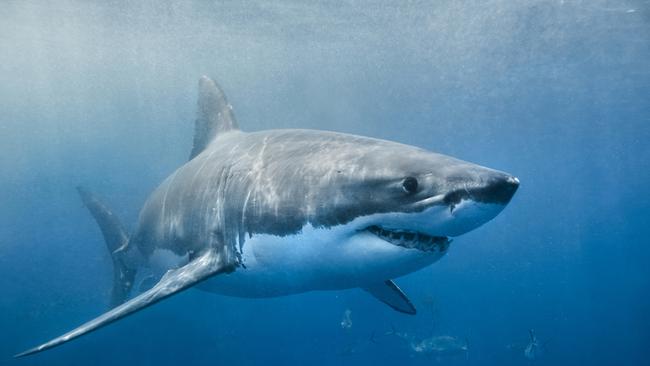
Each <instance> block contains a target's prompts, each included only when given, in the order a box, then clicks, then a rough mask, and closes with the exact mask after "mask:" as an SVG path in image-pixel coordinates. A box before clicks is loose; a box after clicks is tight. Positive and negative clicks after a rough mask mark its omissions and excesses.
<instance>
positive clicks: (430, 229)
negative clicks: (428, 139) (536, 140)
mask: <svg viewBox="0 0 650 366" xmlns="http://www.w3.org/2000/svg"><path fill="white" fill-rule="evenodd" d="M339 143H340V142H339ZM348 143H349V144H350V145H352V146H343V145H344V144H341V146H339V147H338V149H339V150H340V151H341V153H340V154H337V153H332V152H331V151H330V152H329V153H328V155H327V156H328V158H327V159H325V157H323V159H319V160H317V161H318V166H319V169H320V171H321V172H322V171H325V172H326V173H325V174H323V175H322V176H320V177H319V182H320V184H319V186H320V190H319V192H318V194H317V195H315V196H318V197H320V199H321V206H320V207H321V208H322V210H321V211H322V212H326V213H328V214H327V215H325V216H324V217H327V218H329V219H330V220H332V221H335V222H338V223H344V224H345V226H346V227H347V228H348V230H349V234H350V235H352V236H354V235H363V236H364V237H365V238H366V239H367V234H371V235H373V236H374V237H376V239H377V240H381V241H383V242H386V243H389V244H391V245H395V246H400V247H405V248H409V249H417V250H420V251H425V252H426V251H444V250H445V249H446V247H447V245H448V243H449V240H450V237H455V236H459V235H462V234H464V233H467V232H469V231H471V230H474V229H476V228H477V227H479V226H481V225H483V224H484V223H486V222H488V221H490V220H491V219H493V218H494V217H495V216H497V214H498V213H499V212H501V211H502V210H503V209H504V208H505V206H506V205H507V204H508V203H509V202H510V200H511V198H512V197H513V195H514V194H515V192H516V191H517V188H518V187H519V180H518V179H517V178H516V177H514V176H512V175H510V174H507V173H504V172H501V171H497V170H493V169H489V168H485V167H482V166H479V165H476V164H472V163H468V162H465V161H461V160H458V159H454V158H451V157H449V156H445V155H441V154H437V153H433V152H429V151H426V150H423V149H420V148H417V147H413V146H408V145H403V144H398V143H394V142H389V141H381V140H373V139H367V140H366V139H360V140H358V141H350V142H348ZM326 150H329V149H326ZM351 152H354V154H352V153H351ZM334 182H335V183H334ZM323 196H326V197H327V198H328V199H327V202H328V203H327V204H326V205H323V203H322V202H323V201H322V198H323Z"/></svg>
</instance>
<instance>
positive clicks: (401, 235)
mask: <svg viewBox="0 0 650 366" xmlns="http://www.w3.org/2000/svg"><path fill="white" fill-rule="evenodd" d="M366 230H367V231H368V232H370V233H372V234H373V235H375V236H377V237H378V238H380V239H382V240H384V241H387V242H389V243H391V244H393V245H396V246H399V247H403V248H407V249H417V250H421V251H423V252H445V251H447V249H448V248H449V243H451V239H449V238H448V237H446V236H430V235H427V234H422V233H418V232H414V231H408V230H388V229H383V228H381V227H379V226H376V225H373V226H370V227H368V228H367V229H366Z"/></svg>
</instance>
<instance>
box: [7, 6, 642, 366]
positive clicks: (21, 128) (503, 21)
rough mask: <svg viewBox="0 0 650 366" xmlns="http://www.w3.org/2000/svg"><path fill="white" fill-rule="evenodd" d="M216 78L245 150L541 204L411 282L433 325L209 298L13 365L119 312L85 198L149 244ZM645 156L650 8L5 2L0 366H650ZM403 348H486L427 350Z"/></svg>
mask: <svg viewBox="0 0 650 366" xmlns="http://www.w3.org/2000/svg"><path fill="white" fill-rule="evenodd" d="M203 74H206V75H209V76H211V77H213V78H215V80H217V81H218V82H219V83H220V84H221V85H222V86H223V87H224V89H225V91H226V93H227V95H228V97H229V100H230V102H231V103H232V104H233V106H234V109H235V114H236V116H237V119H238V121H239V123H240V126H241V128H242V129H243V130H244V131H257V130H263V129H273V128H313V129H325V130H334V131H340V132H347V133H353V134H360V135H366V136H372V137H377V138H384V139H389V140H394V141H398V142H402V143H407V144H412V145H416V146H420V147H423V148H426V149H429V150H434V151H437V152H441V153H444V154H448V155H452V156H455V157H458V158H461V159H464V160H468V161H471V162H475V163H478V164H481V165H486V166H489V167H492V168H496V169H500V170H504V171H508V172H510V173H512V174H514V175H516V176H518V177H519V179H520V180H521V187H520V189H519V191H518V192H517V194H516V195H515V197H514V199H513V200H512V202H511V203H510V205H509V206H508V207H507V208H506V209H505V211H504V212H503V213H501V214H500V215H499V216H498V217H497V218H495V219H494V220H493V221H491V222H490V223H488V224H486V225H484V226H482V227H481V228H479V229H477V230H475V231H473V232H470V233H468V234H466V235H463V236H461V237H458V238H456V239H455V241H454V243H453V244H452V245H451V248H450V250H449V253H448V254H447V255H446V256H445V257H444V258H443V259H442V260H441V261H439V262H437V263H435V264H434V265H432V266H430V267H428V268H426V269H424V270H421V271H419V272H417V273H414V274H411V275H409V276H406V277H403V278H399V279H397V280H396V282H397V283H398V284H399V286H400V287H401V288H402V289H403V290H404V291H405V292H406V293H407V294H408V295H409V297H410V299H411V300H412V301H413V303H414V304H415V306H416V307H417V308H418V314H417V315H416V316H408V315H404V314H400V313H397V312H394V311H392V310H391V309H390V308H388V307H387V306H385V305H384V304H382V303H380V302H378V301H376V300H375V299H374V298H372V297H371V296H369V295H368V294H367V293H365V292H364V291H361V290H348V291H340V292H313V293H307V294H301V295H295V296H290V297H283V298H274V299H237V298H230V297H223V296H218V295H214V294H209V293H205V292H201V291H198V290H189V291H186V292H184V293H182V294H180V295H178V296H174V297H172V298H169V299H167V300H165V301H163V302H161V303H159V304H157V305H155V306H153V307H151V308H148V309H147V310H145V311H142V312H140V313H137V314H135V315H133V316H130V317H128V318H126V319H124V320H122V321H120V322H117V323H115V324H112V325H110V326H108V327H106V328H103V329H101V330H99V331H97V332H95V333H92V334H91V335H88V336H85V337H82V338H80V339H79V340H76V341H74V342H71V343H69V344H66V345H64V346H62V347H60V348H57V349H54V350H51V351H48V352H44V353H42V354H38V355H35V356H32V357H28V358H24V359H12V355H13V354H15V353H17V352H20V351H23V350H25V349H27V348H30V347H32V346H34V345H37V344H40V343H42V342H44V341H46V340H49V339H51V338H53V337H55V336H58V335H60V334H62V333H64V332H66V331H68V330H70V329H72V328H74V327H76V326H77V325H80V324H81V323H83V322H85V321H87V320H89V319H91V318H94V317H95V316H97V315H99V314H101V313H103V312H104V311H106V309H107V304H108V299H109V291H110V287H111V281H112V269H111V268H112V267H111V259H110V256H109V254H108V252H107V250H106V247H105V245H104V241H103V238H102V236H101V233H100V231H99V229H98V227H97V226H96V224H95V222H94V221H93V220H92V218H91V216H90V215H89V213H88V212H87V211H86V209H85V208H83V207H82V205H81V201H80V199H79V197H78V196H77V192H76V190H75V187H76V186H78V185H84V186H87V187H89V188H90V189H91V190H93V191H94V192H96V193H98V194H99V195H100V196H101V197H103V198H104V199H105V200H106V201H107V202H109V203H110V205H111V206H112V208H113V209H114V211H115V212H117V213H118V214H119V215H120V216H121V218H122V220H123V222H125V223H126V224H128V225H130V226H131V227H132V225H134V224H135V222H136V218H137V215H138V210H139V209H140V207H141V206H142V204H143V203H144V201H145V199H146V197H147V195H148V194H149V193H150V192H151V191H152V190H153V189H154V188H155V187H156V186H157V184H159V183H160V182H161V181H162V180H163V179H164V178H165V177H166V176H167V175H168V174H170V173H171V172H172V171H173V170H174V169H176V168H177V167H178V166H180V165H181V164H183V163H184V162H185V161H186V159H187V157H188V154H189V151H190V148H191V143H192V135H193V130H194V126H193V121H194V119H195V112H196V98H197V81H198V78H199V76H201V75H203ZM649 142H650V2H649V1H626V0H623V1H601V0H594V1H570V0H566V1H560V0H558V1H534V0H531V1H505V0H504V1H326V2H319V3H317V2H301V1H274V2H263V1H259V2H257V1H213V2H209V1H174V2H157V1H140V2H127V1H59V2H46V1H2V2H0V290H1V293H0V294H1V295H0V365H88V364H92V365H95V366H100V365H136V364H137V365H176V364H178V365H226V364H237V365H257V364H271V365H287V364H299V365H301V364H310V365H332V364H343V365H364V364H386V365H391V364H400V365H402V364H404V365H405V364H408V365H425V364H427V365H428V364H436V363H439V364H450V365H527V364H540V365H578V364H589V365H614V364H625V365H646V364H648V362H650V361H648V360H649V358H650V342H649V341H650V268H649V267H650V245H649V244H650V242H649V239H648V237H650V194H649V193H648V192H649V190H648V187H649V185H650V164H649V163H648V162H649V161H650V147H649ZM346 310H349V314H350V320H351V324H350V325H351V326H350V327H349V328H346V327H344V326H342V319H343V317H344V314H345V312H346ZM391 329H395V330H396V331H398V332H400V333H407V334H409V336H410V337H414V338H417V339H424V338H427V337H431V336H436V335H451V336H455V337H458V338H459V339H466V340H467V342H468V344H469V350H468V352H467V355H466V356H462V357H443V358H435V357H434V358H432V357H426V356H422V355H419V354H415V353H414V352H413V350H412V349H411V348H410V347H409V345H408V344H407V342H404V341H403V340H402V339H400V338H399V337H395V336H394V335H391V334H389V333H390V331H391ZM529 329H534V330H535V332H536V334H537V337H538V338H539V340H540V342H541V343H543V345H544V352H543V354H542V355H541V356H540V357H537V359H535V360H529V359H527V358H526V357H525V355H524V347H525V345H526V343H527V342H528V330H529Z"/></svg>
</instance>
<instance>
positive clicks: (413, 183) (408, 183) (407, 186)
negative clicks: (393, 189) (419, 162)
mask: <svg viewBox="0 0 650 366" xmlns="http://www.w3.org/2000/svg"><path fill="white" fill-rule="evenodd" d="M402 188H404V192H406V193H415V192H416V191H417V190H418V180H417V179H415V178H413V177H406V178H404V180H403V181H402Z"/></svg>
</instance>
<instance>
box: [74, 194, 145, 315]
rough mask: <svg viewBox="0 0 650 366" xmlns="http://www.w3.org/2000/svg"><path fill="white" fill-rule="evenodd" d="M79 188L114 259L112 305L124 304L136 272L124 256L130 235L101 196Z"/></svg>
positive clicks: (82, 198)
mask: <svg viewBox="0 0 650 366" xmlns="http://www.w3.org/2000/svg"><path fill="white" fill-rule="evenodd" d="M77 190H78V191H79V194H80V195H81V200H82V201H83V203H84V205H85V206H86V208H88V210H89V211H90V214H91V215H92V216H93V218H94V219H95V221H96V222H97V224H98V225H99V228H100V229H101V231H102V235H103V236H104V241H106V247H107V248H108V251H109V252H110V253H111V258H112V259H113V290H112V291H111V304H110V305H111V307H115V306H117V305H120V304H122V303H123V302H124V301H125V300H126V298H127V296H128V295H129V292H131V288H132V287H133V280H134V278H135V273H136V271H135V269H132V268H129V267H128V266H127V265H126V263H125V261H124V258H123V252H124V249H125V248H126V247H127V244H128V242H129V236H128V234H127V232H126V230H125V229H124V226H122V223H121V222H120V220H119V219H118V218H117V216H116V215H115V214H114V213H113V212H112V211H111V210H110V209H109V208H108V207H107V206H106V205H105V204H104V203H103V202H102V201H100V200H99V198H97V197H96V196H95V195H94V194H92V193H90V192H89V191H87V190H86V189H84V188H83V187H77Z"/></svg>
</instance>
